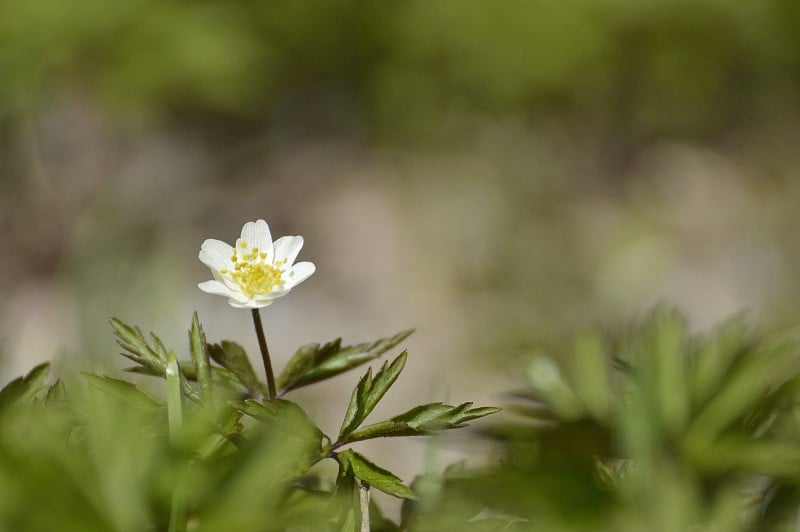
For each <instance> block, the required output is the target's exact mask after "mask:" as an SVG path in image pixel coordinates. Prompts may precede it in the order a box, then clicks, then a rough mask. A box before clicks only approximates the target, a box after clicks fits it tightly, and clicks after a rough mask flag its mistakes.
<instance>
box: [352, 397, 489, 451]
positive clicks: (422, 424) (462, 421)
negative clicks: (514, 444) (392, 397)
mask: <svg viewBox="0 0 800 532" xmlns="http://www.w3.org/2000/svg"><path fill="white" fill-rule="evenodd" d="M471 406H472V403H463V404H460V405H458V406H451V405H446V404H444V403H430V404H427V405H420V406H417V407H415V408H412V409H411V410H409V411H408V412H405V413H403V414H400V415H397V416H394V417H392V418H389V419H387V420H386V421H381V422H379V423H374V424H372V425H367V426H366V427H362V428H361V429H359V430H356V431H354V432H352V433H351V434H350V435H349V436H348V437H347V441H348V442H353V441H359V440H368V439H371V438H386V437H390V436H424V435H426V434H432V433H434V432H437V431H440V430H445V429H457V428H462V427H466V426H467V424H466V423H467V421H472V420H473V419H478V418H481V417H484V416H488V415H489V414H494V413H496V412H499V411H500V409H499V408H494V407H480V408H470V407H471Z"/></svg>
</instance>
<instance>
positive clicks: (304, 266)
mask: <svg viewBox="0 0 800 532" xmlns="http://www.w3.org/2000/svg"><path fill="white" fill-rule="evenodd" d="M316 270H317V267H316V266H314V263H312V262H298V263H297V264H295V265H294V266H292V267H291V268H290V269H289V271H287V272H286V273H285V274H284V276H283V287H284V289H286V290H291V289H292V288H294V287H295V286H297V285H299V284H300V283H302V282H303V281H305V280H306V279H308V278H309V277H311V274H313V273H314V272H315V271H316Z"/></svg>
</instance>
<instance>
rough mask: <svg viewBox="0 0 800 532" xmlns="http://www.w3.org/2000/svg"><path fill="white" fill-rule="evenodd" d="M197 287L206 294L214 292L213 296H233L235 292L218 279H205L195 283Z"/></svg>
mask: <svg viewBox="0 0 800 532" xmlns="http://www.w3.org/2000/svg"><path fill="white" fill-rule="evenodd" d="M197 288H199V289H200V290H202V291H203V292H205V293H207V294H214V295H215V296H227V297H233V296H234V294H235V292H234V291H233V290H231V289H230V288H228V287H227V286H225V284H224V283H221V282H219V281H206V282H204V283H200V284H198V285H197Z"/></svg>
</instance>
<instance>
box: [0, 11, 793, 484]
mask: <svg viewBox="0 0 800 532" xmlns="http://www.w3.org/2000/svg"><path fill="white" fill-rule="evenodd" d="M799 117H800V4H798V3H797V2H796V1H795V0H761V1H759V2H736V1H734V0H702V1H697V0H694V1H683V0H654V1H642V0H569V1H565V2H548V1H540V0H496V1H493V2H479V1H471V0H440V1H437V2H429V1H422V0H406V1H404V2H365V1H361V0H338V1H328V0H324V1H323V0H303V1H296V0H293V1H289V0H267V1H265V0H253V1H249V0H238V1H227V2H220V1H216V0H194V1H191V2H187V1H177V0H123V1H119V2H106V1H101V0H75V1H72V2H62V1H60V0H25V1H21V0H20V1H13V0H12V1H7V2H3V3H2V4H0V243H2V247H0V294H2V297H0V355H1V356H2V360H1V361H0V362H1V364H0V375H1V376H2V377H3V380H4V381H5V380H8V379H9V378H10V377H11V376H12V375H17V374H20V373H22V372H24V371H26V370H27V369H28V368H30V367H32V366H33V365H34V364H36V363H38V362H40V361H43V360H51V359H52V360H55V361H56V362H57V364H58V366H59V367H60V368H61V371H68V370H69V369H73V368H75V369H88V368H101V369H104V370H106V371H108V372H109V373H111V374H118V372H119V370H120V369H121V368H122V367H123V366H124V362H123V361H122V359H121V357H118V356H117V355H116V352H117V349H116V347H115V345H114V343H113V339H112V335H111V333H110V330H109V328H108V327H107V324H106V319H107V318H108V317H109V316H117V317H119V318H121V319H123V320H126V321H129V322H131V323H135V324H138V325H140V326H141V327H142V328H143V329H145V330H154V331H156V332H157V333H158V334H159V335H160V336H161V337H162V338H163V339H164V340H165V342H166V343H167V345H169V346H172V347H174V348H175V349H176V350H177V351H178V352H179V353H185V352H186V351H187V349H188V348H187V340H186V332H185V331H186V329H187V328H188V326H189V322H190V316H191V312H192V311H194V310H197V311H198V312H199V313H200V317H201V320H202V321H203V322H204V324H205V328H206V332H207V334H208V336H209V338H210V339H211V340H215V341H216V340H220V339H222V338H230V339H234V340H237V341H239V342H241V343H242V344H244V345H245V346H246V347H247V348H248V349H249V351H250V353H251V355H255V354H256V353H257V347H256V346H257V344H256V341H255V337H254V335H253V334H252V324H251V323H250V321H249V315H248V314H247V313H244V312H242V311H237V310H236V309H233V308H231V307H229V306H228V305H227V304H226V303H225V300H224V299H222V298H218V297H212V296H208V295H206V294H203V293H201V292H200V291H199V290H198V289H197V288H196V284H197V283H198V282H201V281H204V280H206V279H207V278H208V272H207V270H206V269H205V267H204V266H203V265H202V264H201V263H200V262H199V261H198V260H197V252H198V250H199V246H200V243H201V242H202V241H203V239H205V238H208V237H215V238H220V239H223V240H227V241H233V240H234V239H235V238H236V236H238V232H239V230H240V229H241V226H242V224H243V223H244V222H245V221H248V220H252V219H256V218H265V219H266V220H267V221H268V222H269V223H270V226H271V228H272V230H273V234H274V235H275V236H279V235H283V234H302V235H303V236H304V237H305V241H306V245H305V249H304V250H303V251H302V253H301V255H300V257H301V260H311V261H313V262H315V263H316V265H317V273H316V274H315V275H314V276H313V277H312V278H311V279H310V280H309V281H307V282H306V283H304V284H303V285H301V286H300V287H298V288H297V289H296V290H295V291H294V292H293V293H292V294H291V297H288V298H286V299H284V300H281V301H279V302H278V303H277V304H275V305H274V306H272V307H270V308H268V309H266V310H265V312H264V313H263V314H264V317H265V325H266V329H267V332H268V335H269V339H270V343H271V347H272V351H273V353H274V356H275V357H276V359H277V361H276V365H277V366H279V367H280V366H282V365H283V363H284V362H285V361H286V360H287V359H288V357H289V356H290V355H291V353H292V352H293V351H294V349H295V348H296V347H297V346H299V345H301V344H304V343H308V342H311V341H325V340H329V339H332V338H335V337H337V336H343V337H344V340H345V342H348V343H353V342H360V341H367V340H372V339H375V338H377V337H381V336H387V335H390V334H393V333H394V332H396V331H398V330H401V329H404V328H408V327H416V328H417V332H416V334H415V335H414V336H412V338H411V339H410V340H409V342H408V344H407V346H408V348H409V350H410V354H411V357H410V359H409V364H408V365H407V370H406V373H405V375H404V377H403V378H401V379H400V381H399V382H398V384H397V387H396V389H395V390H394V391H393V392H392V393H391V394H390V396H387V404H386V405H383V407H382V409H379V410H378V412H377V413H376V416H375V417H380V415H382V414H388V413H395V412H397V411H400V409H403V410H405V409H406V408H408V407H410V406H411V405H412V404H416V403H417V402H419V401H434V400H448V401H451V402H460V401H466V400H475V401H478V402H481V403H483V404H501V403H502V396H501V393H502V392H503V391H505V390H508V389H510V388H512V387H513V386H514V385H515V382H517V381H518V380H519V379H520V376H519V375H520V365H519V361H520V360H522V359H525V357H526V355H527V354H528V353H530V352H531V350H534V349H538V348H540V347H541V346H544V347H545V348H546V346H549V345H554V344H557V343H559V342H562V341H563V340H564V339H565V338H568V337H569V336H570V335H571V334H572V333H573V332H574V331H576V330H580V329H583V328H585V327H587V326H590V325H594V324H598V323H599V324H608V323H616V322H618V321H619V320H627V319H631V318H632V317H636V316H640V315H641V314H642V313H644V312H646V311H647V310H648V309H650V308H651V307H652V306H653V305H655V304H657V303H660V302H665V303H669V304H675V305H677V306H679V307H680V308H681V309H683V310H684V311H685V312H686V313H687V315H688V316H689V319H690V323H691V326H692V327H694V328H696V329H699V330H704V329H706V328H708V327H711V326H712V325H714V324H716V323H719V322H720V321H722V320H724V319H725V318H727V317H729V316H731V315H733V314H736V313H739V312H747V313H749V314H750V319H751V320H753V321H754V322H756V323H759V324H761V325H762V326H764V327H766V328H772V327H782V326H784V325H790V324H794V323H796V322H797V321H798V319H799V318H800V306H799V305H798V304H797V300H798V296H800V282H798V272H800V236H799V235H798V216H797V210H798V206H800V182H798V179H797V173H798V170H797V169H798V164H799V163H800V150H798V142H799V141H800V125H799V124H800V121H798V118H799ZM254 360H257V357H255V358H254ZM357 377H358V375H356V374H353V375H348V376H345V377H340V378H338V379H336V380H334V381H331V382H329V383H326V384H325V385H322V386H320V387H318V388H317V389H316V390H313V391H308V392H302V393H300V394H299V399H300V400H301V401H305V403H304V404H308V405H310V406H309V410H310V411H311V412H312V414H313V415H314V416H315V418H317V419H318V420H319V421H320V423H321V425H322V426H323V428H327V429H328V430H331V431H333V430H335V429H336V428H337V427H338V424H339V422H340V419H341V415H342V412H343V408H344V404H345V401H346V398H347V397H349V394H350V390H351V389H352V386H353V385H354V384H355V382H356V380H357ZM393 445H395V447H392V446H391V445H390V444H387V443H386V442H379V444H378V445H377V446H376V449H377V448H380V449H383V451H381V452H383V453H384V454H386V456H385V457H384V458H382V459H381V460H379V461H381V463H382V464H386V465H387V466H393V468H394V469H397V470H398V471H400V472H405V475H404V477H405V478H407V477H408V474H409V472H413V471H417V470H419V469H420V468H422V467H423V462H425V460H428V459H429V458H430V456H429V455H425V453H424V452H423V451H424V449H423V447H424V444H421V443H408V442H403V443H401V444H393ZM387 446H388V450H387ZM398 446H399V447H398ZM373 454H374V453H373ZM423 455H425V456H428V458H427V459H426V458H423ZM443 460H444V459H443ZM445 461H446V460H445Z"/></svg>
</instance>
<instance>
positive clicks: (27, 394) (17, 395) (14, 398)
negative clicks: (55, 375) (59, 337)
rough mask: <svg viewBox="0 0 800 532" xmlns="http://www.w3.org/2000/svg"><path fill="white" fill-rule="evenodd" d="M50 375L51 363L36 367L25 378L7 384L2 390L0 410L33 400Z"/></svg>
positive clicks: (0, 392)
mask: <svg viewBox="0 0 800 532" xmlns="http://www.w3.org/2000/svg"><path fill="white" fill-rule="evenodd" d="M49 373H50V363H49V362H45V363H44V364H39V365H38V366H36V367H34V368H33V369H32V370H30V371H29V372H28V374H27V375H25V376H24V377H17V378H16V379H14V380H12V381H11V382H9V383H8V384H6V385H5V387H4V388H3V389H2V390H0V408H6V407H8V406H10V405H12V404H15V403H22V402H26V401H30V400H31V399H33V398H34V397H35V396H36V394H38V393H39V392H40V391H41V390H42V388H43V386H44V381H45V379H47V375H48V374H49Z"/></svg>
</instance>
